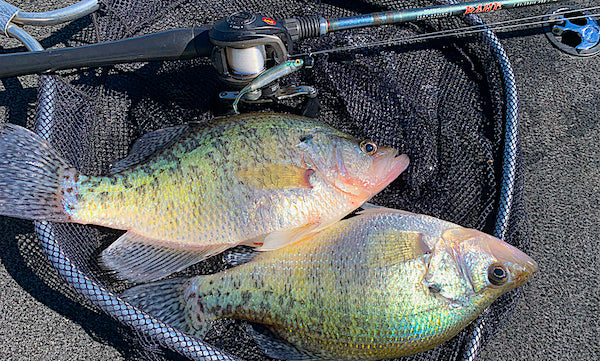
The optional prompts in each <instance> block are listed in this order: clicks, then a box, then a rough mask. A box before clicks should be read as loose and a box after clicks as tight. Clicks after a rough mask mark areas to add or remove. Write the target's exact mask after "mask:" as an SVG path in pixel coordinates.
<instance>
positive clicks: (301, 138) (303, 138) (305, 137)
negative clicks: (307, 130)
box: [300, 134, 313, 143]
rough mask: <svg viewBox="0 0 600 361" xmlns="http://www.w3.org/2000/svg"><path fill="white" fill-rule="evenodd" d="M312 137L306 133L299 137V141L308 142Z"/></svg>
mask: <svg viewBox="0 0 600 361" xmlns="http://www.w3.org/2000/svg"><path fill="white" fill-rule="evenodd" d="M312 139H313V136H312V134H306V135H303V136H301V137H300V141H301V142H303V143H306V142H310V141H311V140H312Z"/></svg>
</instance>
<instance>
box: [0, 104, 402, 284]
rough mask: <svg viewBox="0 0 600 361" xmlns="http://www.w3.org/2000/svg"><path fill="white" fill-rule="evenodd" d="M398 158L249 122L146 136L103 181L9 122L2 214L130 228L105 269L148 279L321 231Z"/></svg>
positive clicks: (284, 122)
mask: <svg viewBox="0 0 600 361" xmlns="http://www.w3.org/2000/svg"><path fill="white" fill-rule="evenodd" d="M156 142H158V143H160V144H161V145H162V148H159V150H158V151H157V149H156V144H154V143H156ZM396 155H397V151H396V150H395V149H392V148H387V147H379V148H378V147H377V146H376V145H375V144H374V143H373V142H371V141H369V140H363V141H361V140H359V139H356V138H354V137H351V136H349V135H347V134H344V133H342V132H340V131H338V130H336V129H333V128H331V127H329V126H328V125H326V124H324V123H322V122H319V121H316V120H312V119H310V118H306V117H300V116H295V115H282V114H264V113H260V114H244V115H241V116H234V117H228V118H221V119H217V120H215V121H214V122H211V123H208V124H202V125H200V124H195V123H192V124H189V125H187V126H184V127H176V128H170V129H165V130H160V131H157V132H154V133H149V134H147V135H146V136H144V137H142V138H141V139H140V140H138V142H137V143H136V144H135V145H134V147H133V148H132V154H131V155H130V156H128V157H127V158H126V159H125V160H123V161H122V162H120V163H118V164H117V165H116V167H115V168H116V170H117V171H118V172H116V173H115V174H111V175H108V176H101V177H94V176H86V175H83V174H81V173H79V172H78V171H77V170H76V169H74V168H73V167H71V166H69V165H68V164H67V162H66V161H64V160H63V159H62V157H61V156H60V155H59V154H58V153H57V152H56V151H55V150H53V149H52V147H51V146H50V145H49V144H48V143H47V142H45V141H44V140H42V139H41V138H40V137H39V136H37V135H36V134H34V133H32V132H30V131H28V130H26V129H24V128H21V127H18V126H15V125H10V124H6V125H5V126H4V127H3V128H2V129H0V214H2V215H7V216H13V217H19V218H25V219H33V220H47V221H55V222H76V223H83V224H96V225H101V226H106V227H111V228H116V229H124V230H127V232H126V233H125V234H124V235H123V236H121V237H120V238H119V239H118V240H117V241H115V242H114V243H113V244H112V245H110V247H108V248H107V249H106V250H104V251H103V252H102V254H101V261H102V263H103V264H104V265H105V267H106V268H108V269H111V270H115V271H116V274H117V275H118V276H119V277H121V278H124V279H128V280H131V281H134V282H140V281H145V280H150V279H157V278H160V277H163V276H166V275H168V274H171V273H173V272H176V271H178V270H181V269H183V268H185V267H187V266H189V265H191V264H194V263H196V262H198V261H201V260H203V259H205V258H207V257H209V256H211V255H214V254H216V253H219V252H221V251H223V250H225V249H227V248H230V247H233V246H236V245H238V244H245V245H250V246H254V247H260V248H261V249H262V250H269V249H274V248H278V247H281V246H283V245H285V244H289V243H293V242H295V241H297V240H299V239H301V238H302V237H304V236H306V235H308V234H311V233H313V232H316V231H318V230H319V229H322V228H323V227H326V226H327V225H329V224H331V223H333V222H335V221H337V220H339V219H341V218H342V217H344V216H345V215H346V214H348V213H350V212H351V211H353V210H354V209H356V208H358V207H359V206H360V205H361V204H362V203H363V202H365V201H366V200H367V199H369V198H370V197H371V196H373V195H374V194H375V193H377V192H379V191H380V190H381V189H383V188H384V187H385V186H386V185H388V184H389V183H390V182H392V181H393V180H394V179H395V178H396V177H397V176H398V175H399V174H400V173H401V172H402V171H403V170H404V169H405V168H406V166H407V164H408V157H407V156H406V155H402V156H398V157H396Z"/></svg>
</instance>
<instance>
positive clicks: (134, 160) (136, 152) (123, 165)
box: [110, 124, 191, 174]
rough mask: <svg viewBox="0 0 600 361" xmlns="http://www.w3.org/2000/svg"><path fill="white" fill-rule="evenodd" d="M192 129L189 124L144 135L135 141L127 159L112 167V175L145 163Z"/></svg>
mask: <svg viewBox="0 0 600 361" xmlns="http://www.w3.org/2000/svg"><path fill="white" fill-rule="evenodd" d="M190 127H191V126H190V125H187V124H186V125H177V126H174V127H169V128H164V129H159V130H155V131H153V132H150V133H146V134H144V135H143V136H141V137H140V138H139V139H138V140H136V141H135V143H134V144H133V147H131V150H130V151H129V154H128V155H127V157H125V158H123V159H121V160H120V161H118V162H116V163H114V164H113V165H112V166H111V168H110V174H115V173H119V172H121V171H124V170H125V169H129V168H131V167H133V166H135V165H138V164H140V163H143V162H145V161H146V160H148V158H150V157H151V156H152V155H153V154H154V153H156V152H158V151H160V150H162V149H165V148H168V147H170V146H172V145H173V144H174V143H175V142H176V141H177V140H178V139H179V138H180V137H181V136H182V135H183V134H185V133H187V132H188V131H190Z"/></svg>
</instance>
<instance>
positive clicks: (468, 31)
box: [290, 6, 600, 58]
mask: <svg viewBox="0 0 600 361" xmlns="http://www.w3.org/2000/svg"><path fill="white" fill-rule="evenodd" d="M599 9H600V6H593V7H589V8H583V9H577V10H571V9H569V10H568V11H565V12H564V13H562V14H561V13H556V14H553V15H554V16H556V15H563V14H568V13H574V12H584V11H594V10H599ZM549 16H550V15H548V14H543V15H535V16H529V17H523V18H518V19H511V20H505V21H499V22H495V23H489V24H479V25H471V26H466V27H462V28H457V29H446V30H440V31H436V32H431V33H425V34H417V35H413V36H405V37H399V38H393V39H388V40H380V41H375V42H371V43H369V44H360V45H349V46H344V47H338V48H332V49H324V50H317V51H307V52H304V53H299V54H293V55H290V57H292V58H296V57H301V56H312V55H318V54H327V53H333V52H340V51H350V50H357V49H363V48H369V47H377V46H391V45H400V44H408V43H412V42H419V41H425V40H434V39H440V38H444V37H450V36H457V37H458V36H466V35H473V34H478V33H483V32H485V31H488V30H494V31H502V30H513V29H517V28H519V27H530V26H534V25H544V24H548V23H549V22H553V21H556V20H548V17H549ZM595 16H600V13H593V14H584V15H581V16H574V17H569V20H578V19H585V18H587V17H595ZM537 19H544V20H540V21H530V22H525V23H522V21H529V20H537ZM515 23H516V24H515Z"/></svg>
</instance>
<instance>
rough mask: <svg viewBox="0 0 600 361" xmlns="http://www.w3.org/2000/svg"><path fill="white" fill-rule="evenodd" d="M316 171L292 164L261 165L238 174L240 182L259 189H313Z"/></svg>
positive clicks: (245, 168) (243, 169) (246, 168)
mask: <svg viewBox="0 0 600 361" xmlns="http://www.w3.org/2000/svg"><path fill="white" fill-rule="evenodd" d="M313 173H314V170H312V169H307V168H303V167H298V166H295V165H291V164H260V165H257V166H255V167H244V168H242V169H240V170H239V171H238V173H237V178H238V180H239V181H240V182H242V183H244V184H248V185H250V186H253V187H256V188H259V189H264V190H268V189H279V188H312V186H311V184H310V176H311V174H313Z"/></svg>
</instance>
